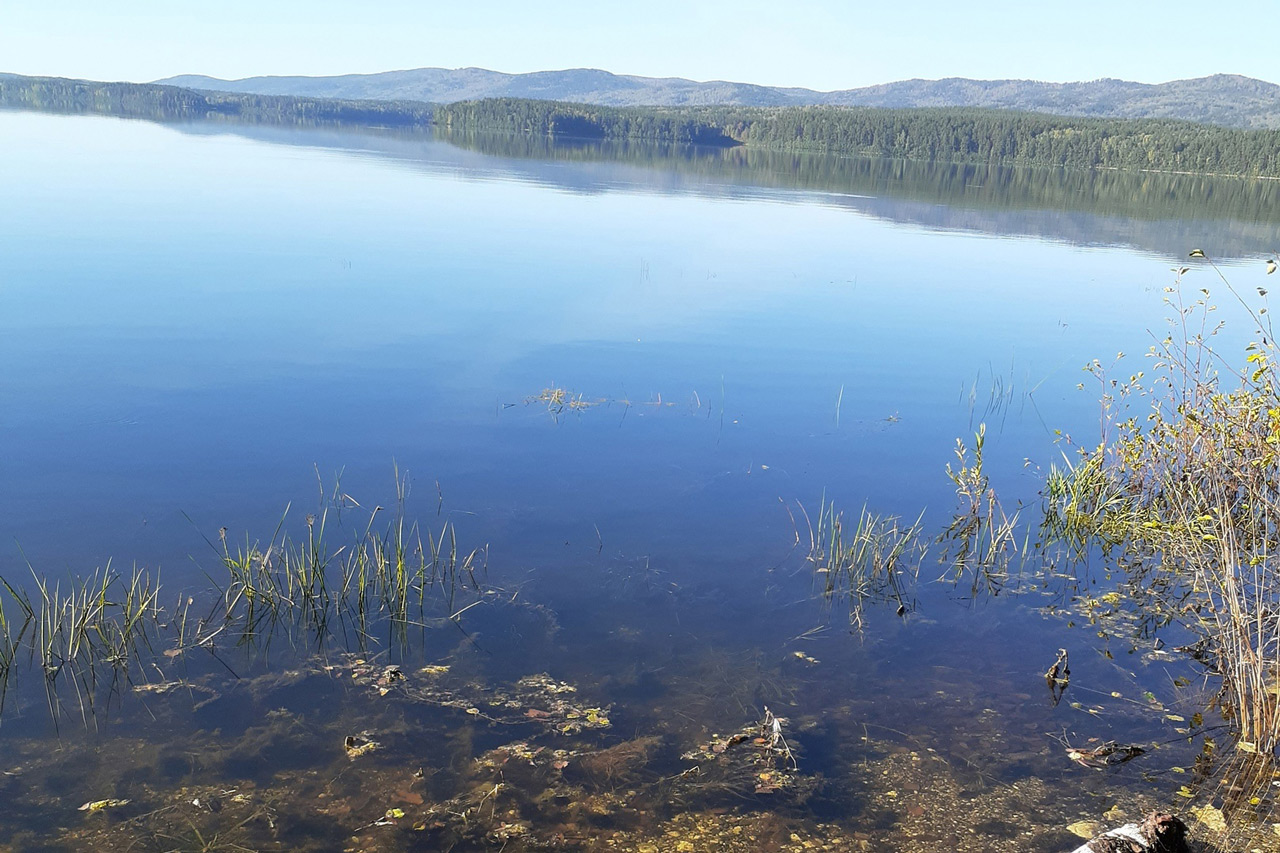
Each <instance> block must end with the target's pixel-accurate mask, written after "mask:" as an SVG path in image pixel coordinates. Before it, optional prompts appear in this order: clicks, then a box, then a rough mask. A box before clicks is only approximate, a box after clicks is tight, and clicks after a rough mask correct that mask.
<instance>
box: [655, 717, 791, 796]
mask: <svg viewBox="0 0 1280 853" xmlns="http://www.w3.org/2000/svg"><path fill="white" fill-rule="evenodd" d="M785 723H786V719H785V718H782V717H775V716H774V714H773V712H772V711H770V710H769V709H768V708H767V707H766V708H765V710H764V718H763V719H762V720H761V721H760V722H759V723H753V724H750V725H747V726H743V727H742V728H741V729H739V730H738V731H736V732H734V733H733V734H730V735H727V736H716V737H714V738H712V739H711V741H710V742H709V743H707V744H705V745H703V746H701V747H698V748H697V749H692V750H689V751H688V752H686V753H684V754H683V755H682V756H680V757H681V758H683V759H684V760H685V761H697V762H700V763H699V764H698V765H697V766H696V767H691V768H689V769H688V770H685V771H684V772H682V773H680V774H678V776H677V777H676V778H677V779H684V780H692V779H695V778H697V779H699V780H700V782H699V784H703V783H704V782H703V779H704V777H707V776H708V775H709V774H712V773H717V774H718V775H720V776H722V777H723V780H724V781H728V782H730V783H731V784H734V783H736V784H737V785H739V786H740V787H742V788H747V789H749V790H751V791H752V793H755V794H774V793H777V792H779V791H782V790H783V789H787V788H795V787H796V786H797V785H798V784H799V782H800V780H801V778H802V777H800V775H799V772H798V771H799V769H800V763H799V762H798V761H797V760H796V757H795V754H794V753H793V752H792V750H791V747H790V746H789V745H788V744H787V741H786V739H785V738H784V737H783V735H782V727H783V725H784V724H785ZM739 747H742V748H739ZM704 765H706V766H704Z"/></svg>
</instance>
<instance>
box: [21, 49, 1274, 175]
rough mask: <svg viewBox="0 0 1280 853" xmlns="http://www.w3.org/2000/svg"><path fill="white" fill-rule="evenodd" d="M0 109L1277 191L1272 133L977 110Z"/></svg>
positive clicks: (157, 89)
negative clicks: (1165, 180) (1057, 172)
mask: <svg viewBox="0 0 1280 853" xmlns="http://www.w3.org/2000/svg"><path fill="white" fill-rule="evenodd" d="M0 107H11V108H21V109H37V110H45V111H55V112H93V113H103V114H110V115H120V116H128V117H135V118H149V119H155V120H160V121H171V120H194V119H223V120H240V121H252V122H263V123H272V124H295V125H320V124H344V123H345V124H353V125H362V126H377V127H400V128H418V127H424V126H426V125H428V124H430V123H431V122H433V121H434V122H435V124H436V125H438V126H441V127H444V128H446V129H449V130H450V131H452V132H458V131H477V130H484V131H498V132H502V133H510V134H518V135H524V136H547V137H556V138H581V139H595V140H634V141H645V142H657V143H668V144H695V145H711V146H719V147H730V146H739V145H741V146H746V147H747V148H749V149H755V150H773V151H782V152H821V153H828V154H839V155H846V156H873V157H889V158H895V159H907V160H922V161H933V162H953V163H970V164H987V165H1009V166H1054V167H1066V168H1074V169H1119V170H1141V169H1148V170H1155V171H1162V172H1189V173H1198V174H1205V173H1208V174H1229V175H1246V176H1267V177H1280V131H1273V130H1237V129H1232V128H1224V127H1215V126H1211V125H1204V124H1196V123H1193V122H1185V121H1174V120H1166V119H1110V118H1070V117H1062V116H1051V115H1044V114H1039V113H1025V112H1010V111H1004V110H985V109H967V108H966V109H956V108H937V109H880V108H872V107H714V106H713V107H705V106H704V107H626V108H615V107H599V106H590V105H585V104H566V103H561V102H556V101H536V100H526V99H519V98H492V99H486V100H480V101H465V102H461V103H455V104H448V105H432V104H428V103H425V102H420V101H374V100H360V101H351V100H338V99H332V98H304V97H293V96H285V95H252V94H238V93H230V92H206V91H197V90H193V89H184V88H180V87H177V86H160V85H154V84H136V83H99V82H93V81H86V80H67V79H62V78H53V77H21V76H17V75H6V74H0Z"/></svg>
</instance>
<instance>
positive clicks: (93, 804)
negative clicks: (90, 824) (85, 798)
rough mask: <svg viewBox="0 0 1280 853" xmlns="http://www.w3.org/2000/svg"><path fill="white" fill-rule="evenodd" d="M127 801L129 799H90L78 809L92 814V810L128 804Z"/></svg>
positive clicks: (115, 807)
mask: <svg viewBox="0 0 1280 853" xmlns="http://www.w3.org/2000/svg"><path fill="white" fill-rule="evenodd" d="M129 802H130V801H129V800H110V799H108V800H92V801H90V802H87V803H85V804H84V805H83V806H81V807H80V808H79V809H78V811H82V812H89V814H93V813H94V812H100V811H103V810H104V809H118V808H120V807H121V806H127V805H129Z"/></svg>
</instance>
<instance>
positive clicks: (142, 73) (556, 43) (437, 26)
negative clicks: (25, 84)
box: [0, 0, 1280, 90]
mask: <svg viewBox="0 0 1280 853" xmlns="http://www.w3.org/2000/svg"><path fill="white" fill-rule="evenodd" d="M1277 17H1280V3H1277V2H1276V0H1245V1H1244V2H1232V0H1228V2H1220V3H1212V4H1206V3H1203V2H1184V0H1164V2H1158V3H1157V2H1141V3H1139V2H1135V0H1106V1H1105V2H1102V0H1060V2H1045V0H1018V2H1012V1H1011V0H991V2H983V0H978V2H972V3H962V2H958V0H878V1H877V2H864V0H852V2H836V0H786V1H785V2H783V0H774V2H762V0H648V2H631V3H619V2H610V0H471V2H462V0H449V2H438V0H363V2H355V0H343V2H338V0H253V2H249V0H217V2H212V0H204V2H201V3H192V2H187V0H114V2H109V3H107V2H102V0H47V2H41V0H0V71H10V72H16V73H19V74H41V75H53V76H64V77H84V78H89V79H97V80H132V81H138V82H144V81H149V80H154V79H157V78H160V77H167V76H170V75H174V74H187V73H192V74H209V75H212V76H215V77H223V78H236V77H248V76H254V75H259V74H308V75H326V74H347V73H364V72H374V71H389V70H394V69H399V68H418V67H422V66H441V67H446V68H457V67H463V66H479V67H482V68H491V69H494V70H497V71H510V72H522V71H544V70H552V69H561V68H580V67H591V68H603V69H606V70H608V71H613V72H616V73H621V74H641V75H645V76H653V77H666V76H673V77H689V78H692V79H695V80H735V81H742V82H750V83H762V84H767V85H777V86H806V87H809V88H814V89H824V90H828V89H845V88H852V87H856V86H866V85H870V84H873V83H887V82H891V81H893V80H901V79H906V78H911V77H925V78H936V77H952V76H955V77H977V78H1006V77H1012V78H1027V79H1036V80H1052V81H1068V80H1092V79H1096V78H1098V77H1119V78H1122V79H1127V80H1139V81H1142V82H1147V83H1156V82H1162V81H1165V80H1173V79H1179V78H1186V77H1200V76H1204V75H1206V74H1215V73H1233V74H1245V75H1248V76H1250V77H1258V78H1261V79H1264V80H1270V81H1273V82H1280V50H1277V49H1276V47H1275V45H1274V44H1272V37H1271V36H1270V35H1268V33H1269V32H1270V31H1271V30H1272V29H1273V27H1274V25H1275V23H1276V19H1277Z"/></svg>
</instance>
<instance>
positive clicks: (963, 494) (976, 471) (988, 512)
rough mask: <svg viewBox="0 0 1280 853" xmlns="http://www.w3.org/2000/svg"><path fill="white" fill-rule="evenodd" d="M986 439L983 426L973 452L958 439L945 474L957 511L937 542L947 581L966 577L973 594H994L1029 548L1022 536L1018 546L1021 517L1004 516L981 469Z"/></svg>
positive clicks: (993, 490)
mask: <svg viewBox="0 0 1280 853" xmlns="http://www.w3.org/2000/svg"><path fill="white" fill-rule="evenodd" d="M986 437H987V425H986V424H985V423H983V424H979V425H978V431H977V432H976V433H975V434H974V443H973V448H972V452H971V451H970V448H969V447H968V446H967V445H966V444H965V443H964V441H963V440H962V439H956V447H955V456H956V464H955V467H952V465H951V464H948V465H947V467H946V472H947V477H949V478H950V479H951V482H952V484H953V485H954V486H955V491H956V497H957V499H958V501H959V508H958V510H957V511H956V513H955V514H954V515H953V516H952V519H951V522H950V523H949V524H948V525H947V528H946V529H945V530H943V531H942V533H941V534H940V535H939V536H938V540H937V541H938V544H940V545H942V546H943V551H942V554H941V555H940V559H941V561H942V562H943V563H944V564H946V565H947V566H948V571H949V573H950V574H951V576H952V577H953V578H954V579H956V580H959V579H962V578H963V577H965V576H966V575H970V576H971V577H972V583H973V592H974V594H977V593H978V592H980V591H982V589H983V587H985V588H986V590H987V591H990V592H995V591H998V590H999V588H1000V586H1001V584H1002V582H1003V580H1004V579H1005V577H1006V576H1007V574H1008V572H1009V569H1010V566H1011V565H1012V563H1013V561H1014V560H1015V559H1018V558H1020V557H1022V558H1025V556H1026V555H1027V553H1028V549H1029V545H1030V541H1029V535H1028V534H1027V533H1025V532H1023V536H1022V542H1021V544H1019V541H1018V535H1019V532H1020V530H1021V528H1020V525H1019V516H1020V513H1019V511H1017V510H1014V511H1013V512H1012V513H1009V512H1008V511H1006V510H1005V508H1004V505H1003V504H1002V503H1001V501H1000V499H999V497H998V496H997V495H996V491H995V489H993V488H992V487H991V481H990V478H989V477H988V476H987V474H986V471H985V470H984V468H983V449H984V447H985V446H986Z"/></svg>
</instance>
